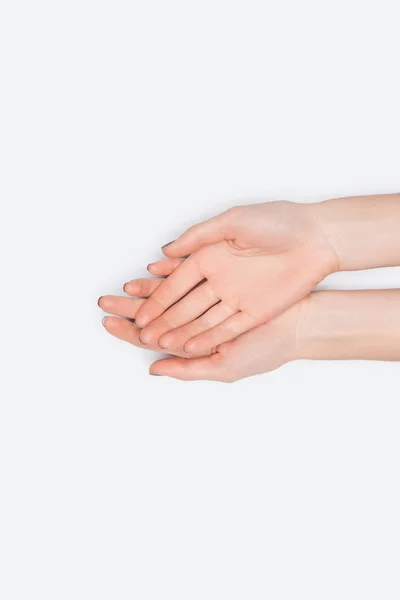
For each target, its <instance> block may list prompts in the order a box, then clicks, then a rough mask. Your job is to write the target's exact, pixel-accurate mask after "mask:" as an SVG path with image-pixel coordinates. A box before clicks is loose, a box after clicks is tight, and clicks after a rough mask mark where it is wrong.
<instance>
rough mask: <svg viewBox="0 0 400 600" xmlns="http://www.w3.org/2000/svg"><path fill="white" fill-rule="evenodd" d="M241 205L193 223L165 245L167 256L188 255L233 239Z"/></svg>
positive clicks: (164, 249) (164, 250)
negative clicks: (208, 245)
mask: <svg viewBox="0 0 400 600" xmlns="http://www.w3.org/2000/svg"><path fill="white" fill-rule="evenodd" d="M238 210H239V207H236V208H233V209H232V208H231V209H230V210H227V211H225V212H223V213H221V214H220V215H217V216H216V217H213V218H212V219H208V220H207V221H203V222H202V223H198V224H197V225H192V227H189V229H188V230H187V231H185V233H183V234H182V235H181V236H179V237H178V238H177V239H176V240H174V241H173V242H171V243H170V244H167V245H166V246H164V247H163V249H162V251H163V252H164V254H165V255H166V256H187V255H189V254H192V253H193V252H195V251H196V250H198V249H199V248H201V247H202V246H205V245H207V244H215V243H217V242H221V241H222V240H225V239H232V238H233V237H234V233H235V221H236V218H237V212H238Z"/></svg>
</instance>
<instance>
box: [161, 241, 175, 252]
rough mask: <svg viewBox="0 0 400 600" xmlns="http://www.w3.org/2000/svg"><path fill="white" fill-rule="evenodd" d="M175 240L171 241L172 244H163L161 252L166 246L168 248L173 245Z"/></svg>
mask: <svg viewBox="0 0 400 600" xmlns="http://www.w3.org/2000/svg"><path fill="white" fill-rule="evenodd" d="M174 241H175V240H172V242H168V244H164V246H161V250H164V248H166V247H167V246H170V245H171V244H173V243H174Z"/></svg>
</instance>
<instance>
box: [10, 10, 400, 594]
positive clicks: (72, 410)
mask: <svg viewBox="0 0 400 600" xmlns="http://www.w3.org/2000/svg"><path fill="white" fill-rule="evenodd" d="M396 9H398V2H395V1H393V2H388V1H382V0H380V1H379V2H378V1H372V2H367V1H363V2H361V1H356V0H345V1H344V0H337V1H336V2H321V1H311V0H304V1H302V2H297V1H295V0H291V1H289V0H286V1H285V0H279V1H278V0H274V1H272V2H268V1H259V2H257V1H254V0H246V1H244V0H242V1H240V2H235V1H233V0H230V1H228V0H202V1H201V2H199V1H198V2H195V1H190V0H186V1H184V0H181V1H178V0H170V1H168V2H167V1H164V2H163V1H161V0H158V1H155V0H146V1H141V2H138V1H133V0H132V1H115V0H114V1H113V2H111V1H109V2H104V1H100V0H97V1H96V2H95V1H88V0H79V1H73V0H69V1H68V2H67V1H60V0H59V1H53V2H50V1H48V2H43V1H36V2H20V1H18V0H4V1H3V2H2V3H1V9H0V61H1V74H0V75H1V94H0V103H1V112H0V119H1V131H0V144H1V163H0V169H1V173H0V186H1V197H0V199H1V207H2V212H1V220H0V228H1V236H0V243H1V265H2V278H1V279H2V294H1V305H2V323H1V335H0V339H1V345H2V357H3V358H2V369H1V370H2V375H1V387H2V393H1V408H0V410H1V414H0V486H1V490H0V552H1V561H0V569H1V572H0V596H1V598H2V600H14V599H18V600H28V599H29V600H31V599H36V598H38V599H40V600H47V599H51V600H55V599H56V600H64V599H68V600H70V599H74V600H81V599H82V600H91V599H95V600H103V599H104V600H111V599H112V600H114V599H118V600H127V599H129V600H131V599H135V600H150V599H151V600H164V599H169V598H172V599H173V600H183V599H185V600H197V599H200V600H203V599H204V600H205V599H207V600H214V599H216V600H225V599H229V600H231V599H240V600H248V599H251V600H259V599H266V598H268V599H269V600H281V599H285V600H286V599H288V600H293V599H295V600H297V599H299V598H301V599H302V598H305V599H307V600H314V599H315V600H317V599H318V600H320V599H324V600H328V599H334V600H336V599H338V598H340V599H341V600H346V599H349V600H350V599H351V600H354V599H358V598H360V599H361V598H362V599H363V600H364V599H365V598H371V599H379V600H381V599H382V598H384V599H385V600H392V599H396V600H398V598H399V597H400V576H399V561H400V549H399V536H400V514H399V506H400V490H399V462H400V435H399V421H400V392H399V389H400V386H399V376H400V365H399V364H395V363H393V364H380V363H362V362H360V363H306V362H301V363H294V364H292V365H286V366H285V367H283V368H282V369H280V370H279V371H277V372H274V373H272V374H269V375H265V376H260V377H256V378H253V379H248V380H244V381H241V382H239V383H236V384H234V385H224V384H218V383H212V382H195V383H182V382H178V381H174V380H170V379H166V378H165V379H164V378H156V377H154V378H152V377H149V376H148V374H147V371H148V366H149V364H150V362H151V356H150V355H149V354H145V353H144V352H141V351H139V350H137V349H135V348H132V347H129V346H128V345H125V344H123V343H122V342H120V341H118V340H116V339H113V338H111V337H109V336H108V335H107V334H106V332H105V331H104V329H103V328H102V326H101V311H100V310H99V309H98V308H97V305H96V301H97V297H98V296H99V295H101V294H105V293H118V292H119V291H120V290H121V285H122V284H123V283H124V282H125V281H126V280H127V279H129V278H132V277H135V276H142V275H144V274H145V273H146V271H145V267H146V265H147V263H148V262H150V261H152V260H154V259H156V258H157V257H158V256H159V247H160V246H161V245H162V244H164V243H166V242H168V241H170V240H172V239H174V237H175V236H176V235H177V234H179V233H180V232H181V231H182V230H183V229H184V228H185V227H186V226H188V225H190V224H192V223H193V222H195V221H198V220H202V219H203V218H205V217H207V216H210V215H213V214H216V213H218V212H220V211H221V210H223V209H225V208H228V207H229V206H232V205H234V204H236V203H244V202H252V201H254V200H256V201H261V200H265V199H267V200H268V199H290V200H296V201H313V200H315V201H317V200H322V199H325V198H329V197H332V196H338V195H349V194H363V193H376V192H380V193H383V192H398V191H399V190H400V169H399V165H400V160H399V157H400V150H399V148H400V146H399V140H400V121H399V114H400V93H399V35H398V34H399V31H398V14H396ZM326 285H330V286H331V287H332V286H336V287H341V286H342V287H346V288H351V287H374V286H377V287H379V286H383V287H385V286H391V287H396V286H400V273H399V270H396V269H393V270H384V271H381V272H374V273H358V274H342V275H339V276H335V277H333V278H332V279H331V281H330V282H328V283H327V284H326Z"/></svg>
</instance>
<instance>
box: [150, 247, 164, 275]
mask: <svg viewBox="0 0 400 600" xmlns="http://www.w3.org/2000/svg"><path fill="white" fill-rule="evenodd" d="M163 248H164V246H163ZM152 266H153V263H149V264H148V265H147V267H146V269H147V270H149V267H152Z"/></svg>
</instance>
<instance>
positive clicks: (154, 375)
mask: <svg viewBox="0 0 400 600" xmlns="http://www.w3.org/2000/svg"><path fill="white" fill-rule="evenodd" d="M149 375H151V376H152V377H162V375H160V374H159V373H149Z"/></svg>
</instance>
